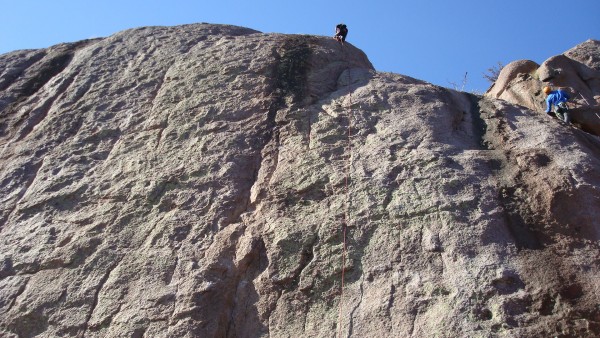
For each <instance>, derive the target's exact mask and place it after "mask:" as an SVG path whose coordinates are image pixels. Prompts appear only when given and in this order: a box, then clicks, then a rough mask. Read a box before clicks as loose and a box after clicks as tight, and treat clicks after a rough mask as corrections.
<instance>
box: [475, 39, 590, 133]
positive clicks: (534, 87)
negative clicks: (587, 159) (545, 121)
mask: <svg viewBox="0 0 600 338" xmlns="http://www.w3.org/2000/svg"><path fill="white" fill-rule="evenodd" d="M544 86H551V87H552V88H553V89H556V88H561V89H563V90H565V91H567V92H568V93H569V94H570V96H571V100H570V112H571V116H572V122H573V123H574V124H575V126H576V127H578V128H580V129H582V130H585V131H587V132H589V133H592V134H594V135H600V41H597V40H588V41H586V42H584V43H582V44H580V45H577V46H575V47H573V48H572V49H570V50H568V51H567V52H565V53H564V54H562V55H557V56H553V57H551V58H549V59H548V60H546V61H544V62H543V63H542V64H541V65H538V64H537V63H535V62H533V61H530V60H519V61H515V62H512V63H510V64H508V65H507V66H506V67H504V68H503V69H502V71H501V72H500V74H499V76H498V79H497V81H496V82H495V83H494V84H493V85H492V87H490V89H489V90H488V91H487V92H486V94H485V95H486V96H487V97H492V98H499V99H503V100H506V101H508V102H511V103H514V104H518V105H521V106H524V107H527V108H529V109H532V110H535V111H538V112H542V113H543V112H544V111H545V109H546V102H545V99H546V96H545V95H544V93H543V92H542V88H543V87H544Z"/></svg>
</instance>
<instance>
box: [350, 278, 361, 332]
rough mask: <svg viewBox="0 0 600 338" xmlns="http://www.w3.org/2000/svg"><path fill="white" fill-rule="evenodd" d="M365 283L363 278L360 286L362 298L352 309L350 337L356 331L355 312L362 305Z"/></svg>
mask: <svg viewBox="0 0 600 338" xmlns="http://www.w3.org/2000/svg"><path fill="white" fill-rule="evenodd" d="M363 284H364V281H363V280H361V282H360V286H359V288H360V298H359V299H358V302H357V303H356V304H355V305H354V307H353V308H352V311H350V322H349V323H348V338H350V337H352V334H353V332H354V313H355V312H356V310H358V308H359V307H360V304H361V303H362V300H363V296H364V289H363Z"/></svg>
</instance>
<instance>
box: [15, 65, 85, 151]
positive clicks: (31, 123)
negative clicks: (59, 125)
mask: <svg viewBox="0 0 600 338" xmlns="http://www.w3.org/2000/svg"><path fill="white" fill-rule="evenodd" d="M75 77H77V74H73V75H71V76H69V77H68V78H66V79H65V80H64V81H63V82H62V83H61V84H60V85H59V86H58V88H57V89H56V94H55V95H54V96H52V97H50V98H48V100H46V101H45V102H44V103H43V104H42V105H40V106H39V107H37V108H36V109H34V110H32V111H30V112H29V113H28V114H27V116H28V118H27V119H26V121H23V120H24V119H25V117H23V118H21V121H19V122H17V124H24V126H23V127H22V128H21V130H19V131H18V133H19V135H18V136H17V137H16V139H15V142H18V141H21V140H23V139H24V138H26V137H27V136H28V135H29V134H30V133H31V132H32V131H33V129H34V128H35V127H36V126H37V125H38V124H40V123H42V121H44V119H45V118H46V116H48V113H49V112H50V109H52V105H53V104H54V102H55V101H56V99H57V98H59V97H60V96H61V95H63V94H64V93H65V92H66V91H67V89H69V86H71V84H72V83H73V81H74V80H75Z"/></svg>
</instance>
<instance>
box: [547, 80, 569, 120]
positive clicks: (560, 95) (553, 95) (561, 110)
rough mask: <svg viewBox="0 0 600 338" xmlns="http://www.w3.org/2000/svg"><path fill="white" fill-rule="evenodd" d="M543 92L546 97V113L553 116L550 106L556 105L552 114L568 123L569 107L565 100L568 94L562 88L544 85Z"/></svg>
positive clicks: (567, 98)
mask: <svg viewBox="0 0 600 338" xmlns="http://www.w3.org/2000/svg"><path fill="white" fill-rule="evenodd" d="M544 94H546V95H547V97H546V105H547V108H546V114H548V115H550V116H553V113H552V106H556V111H555V112H554V114H555V115H556V117H558V118H559V119H560V120H562V121H564V122H565V123H569V121H570V120H571V119H570V117H569V108H568V107H567V101H568V100H569V94H567V92H565V91H564V90H562V89H558V90H552V88H550V87H549V86H546V87H544Z"/></svg>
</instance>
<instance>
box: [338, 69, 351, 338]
mask: <svg viewBox="0 0 600 338" xmlns="http://www.w3.org/2000/svg"><path fill="white" fill-rule="evenodd" d="M351 84H352V79H351V77H350V70H349V69H348V86H350V85H351ZM348 100H349V102H350V109H349V110H348V133H347V136H348V140H347V146H346V148H347V154H348V155H347V156H348V161H347V162H348V163H347V166H346V173H345V178H344V187H345V199H346V201H345V207H344V218H343V221H342V281H341V285H340V305H339V315H338V338H339V337H341V336H342V328H343V325H342V316H343V312H344V311H343V310H344V279H345V272H346V254H347V247H346V234H347V229H348V225H349V222H350V182H349V181H350V170H351V167H352V106H353V102H352V89H350V91H349V92H348Z"/></svg>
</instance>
